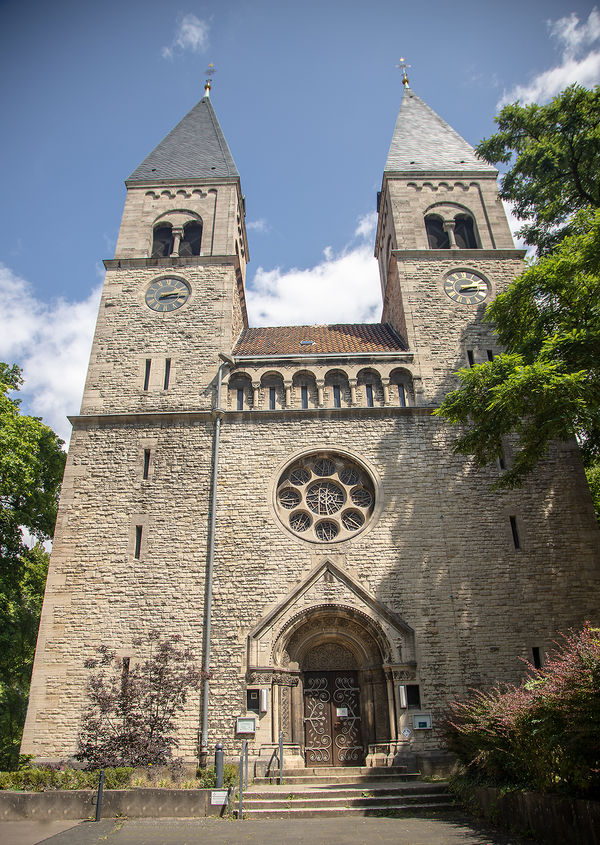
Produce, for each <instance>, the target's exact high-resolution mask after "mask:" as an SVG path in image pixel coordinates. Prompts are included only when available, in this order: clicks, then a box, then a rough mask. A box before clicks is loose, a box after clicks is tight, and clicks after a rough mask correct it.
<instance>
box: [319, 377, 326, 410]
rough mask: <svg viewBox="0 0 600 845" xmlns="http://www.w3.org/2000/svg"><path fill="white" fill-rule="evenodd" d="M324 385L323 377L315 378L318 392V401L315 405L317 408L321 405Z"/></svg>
mask: <svg viewBox="0 0 600 845" xmlns="http://www.w3.org/2000/svg"><path fill="white" fill-rule="evenodd" d="M324 387H325V382H324V380H323V379H318V380H317V394H318V401H317V405H318V407H319V408H322V407H323V388H324Z"/></svg>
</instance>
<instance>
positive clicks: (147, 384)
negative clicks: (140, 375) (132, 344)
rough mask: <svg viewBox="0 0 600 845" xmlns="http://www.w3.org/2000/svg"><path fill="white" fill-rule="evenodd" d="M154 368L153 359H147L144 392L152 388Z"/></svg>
mask: <svg viewBox="0 0 600 845" xmlns="http://www.w3.org/2000/svg"><path fill="white" fill-rule="evenodd" d="M151 366H152V359H151V358H146V369H145V370H144V390H148V388H149V387H150V367H151Z"/></svg>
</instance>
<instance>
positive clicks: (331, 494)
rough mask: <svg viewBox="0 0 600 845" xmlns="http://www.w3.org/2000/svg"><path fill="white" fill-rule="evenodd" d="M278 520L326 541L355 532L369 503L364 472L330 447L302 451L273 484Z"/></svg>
mask: <svg viewBox="0 0 600 845" xmlns="http://www.w3.org/2000/svg"><path fill="white" fill-rule="evenodd" d="M275 496H276V507H277V514H278V516H279V519H280V520H281V522H282V523H283V525H284V526H285V527H286V528H288V529H289V530H290V531H292V533H294V534H296V535H297V536H299V537H301V538H302V539H304V540H310V541H312V542H319V543H332V542H339V541H341V540H349V539H351V538H352V537H355V536H356V535H357V534H358V533H360V531H362V530H363V528H365V526H366V525H367V523H368V521H369V519H370V517H371V515H372V513H373V508H374V505H375V489H374V485H373V481H372V479H371V477H370V476H369V474H368V473H367V472H366V470H364V469H363V468H362V467H360V466H359V465H358V464H357V463H355V462H354V461H353V460H351V459H350V458H346V457H345V456H343V455H338V454H335V453H329V454H315V455H308V456H306V457H303V458H301V459H299V460H297V461H295V462H294V463H293V464H291V465H290V466H289V467H288V468H287V469H286V470H285V472H284V473H283V474H282V475H281V478H280V479H279V482H278V484H277V489H276V494H275Z"/></svg>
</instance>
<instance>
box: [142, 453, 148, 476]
mask: <svg viewBox="0 0 600 845" xmlns="http://www.w3.org/2000/svg"><path fill="white" fill-rule="evenodd" d="M149 472H150V449H144V472H143V475H142V477H143V479H144V480H147V478H148V473H149Z"/></svg>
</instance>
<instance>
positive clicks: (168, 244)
mask: <svg viewBox="0 0 600 845" xmlns="http://www.w3.org/2000/svg"><path fill="white" fill-rule="evenodd" d="M172 252H173V228H172V226H171V224H170V223H161V224H160V225H158V226H155V227H154V230H153V232H152V258H167V257H168V256H169V255H171V253H172Z"/></svg>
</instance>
